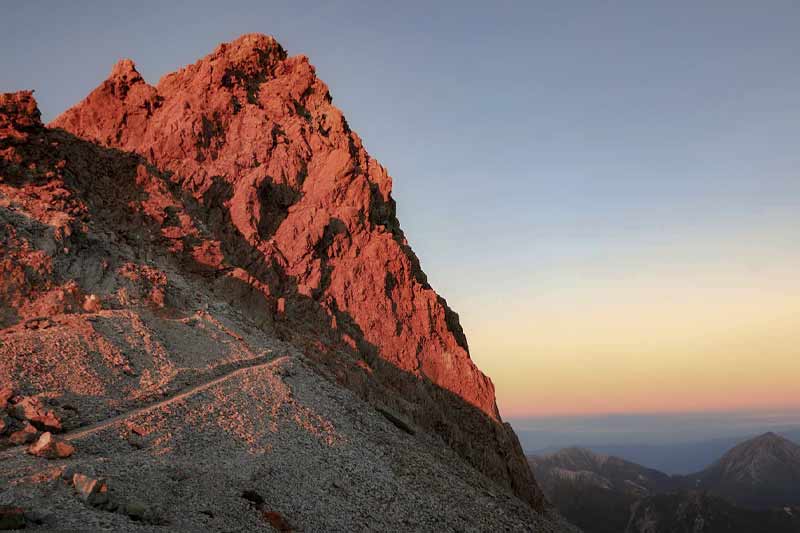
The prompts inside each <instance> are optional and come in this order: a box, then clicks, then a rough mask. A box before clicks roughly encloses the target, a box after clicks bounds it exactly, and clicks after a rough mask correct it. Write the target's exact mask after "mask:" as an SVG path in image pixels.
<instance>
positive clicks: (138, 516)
mask: <svg viewBox="0 0 800 533" xmlns="http://www.w3.org/2000/svg"><path fill="white" fill-rule="evenodd" d="M124 511H125V514H126V515H128V516H129V517H130V518H131V520H136V521H142V520H144V519H145V518H147V515H148V512H149V509H148V508H147V506H146V505H145V504H143V503H141V502H129V503H126V504H125V508H124Z"/></svg>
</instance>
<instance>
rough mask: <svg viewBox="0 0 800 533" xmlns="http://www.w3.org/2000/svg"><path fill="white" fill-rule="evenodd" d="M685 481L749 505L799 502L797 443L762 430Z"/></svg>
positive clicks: (799, 472)
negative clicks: (759, 433)
mask: <svg viewBox="0 0 800 533" xmlns="http://www.w3.org/2000/svg"><path fill="white" fill-rule="evenodd" d="M686 481H687V483H688V484H689V485H690V486H693V487H697V488H699V489H703V490H708V491H711V492H714V493H715V494H718V495H720V496H723V497H726V498H729V499H730V500H732V501H735V502H737V503H739V504H742V505H747V506H751V507H770V506H784V505H800V446H798V445H797V444H795V443H793V442H792V441H790V440H788V439H785V438H783V437H781V436H780V435H776V434H775V433H771V432H770V433H765V434H763V435H760V436H758V437H755V438H753V439H750V440H748V441H745V442H742V443H740V444H738V445H736V446H734V447H733V448H732V449H731V450H729V451H728V452H727V453H725V455H723V456H722V458H721V459H720V460H719V461H717V462H715V463H714V464H713V465H711V466H709V467H708V468H706V469H705V470H703V471H701V472H698V473H697V474H693V475H690V476H687V480H686Z"/></svg>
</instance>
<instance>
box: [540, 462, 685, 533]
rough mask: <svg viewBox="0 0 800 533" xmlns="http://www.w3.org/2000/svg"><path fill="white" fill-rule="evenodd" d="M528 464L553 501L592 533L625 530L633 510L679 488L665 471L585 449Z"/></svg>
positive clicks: (574, 520) (575, 522)
mask: <svg viewBox="0 0 800 533" xmlns="http://www.w3.org/2000/svg"><path fill="white" fill-rule="evenodd" d="M528 462H529V463H530V465H531V468H532V469H533V473H534V476H535V477H536V480H537V481H538V482H539V485H540V486H541V487H542V490H543V491H544V493H545V495H546V496H547V498H548V499H549V500H550V501H551V502H552V503H553V504H554V505H555V506H556V508H557V509H558V510H559V512H561V514H563V515H564V516H565V517H566V518H567V519H568V520H569V521H570V522H572V523H573V524H576V525H577V526H579V527H581V528H582V529H584V530H585V531H587V532H597V533H614V532H619V531H622V530H624V528H625V527H626V525H627V523H628V519H629V516H630V508H631V505H633V504H634V503H635V502H636V501H637V500H638V499H639V498H642V497H645V496H649V495H651V494H656V493H658V492H661V491H664V490H669V489H671V488H672V487H673V482H672V480H671V478H670V477H669V476H668V475H666V474H664V473H662V472H659V471H657V470H652V469H649V468H645V467H643V466H640V465H637V464H635V463H631V462H629V461H625V460H623V459H620V458H618V457H613V456H609V455H601V454H596V453H594V452H592V451H591V450H587V449H584V448H565V449H563V450H560V451H558V452H556V453H554V454H551V455H545V456H528Z"/></svg>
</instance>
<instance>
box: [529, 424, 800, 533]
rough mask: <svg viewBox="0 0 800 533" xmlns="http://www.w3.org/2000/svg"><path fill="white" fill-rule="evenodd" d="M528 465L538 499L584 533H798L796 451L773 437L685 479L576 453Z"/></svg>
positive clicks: (799, 454)
mask: <svg viewBox="0 0 800 533" xmlns="http://www.w3.org/2000/svg"><path fill="white" fill-rule="evenodd" d="M528 462H529V463H530V465H531V468H532V470H533V472H534V475H535V477H536V479H537V480H538V481H539V483H540V486H541V487H542V490H543V491H544V492H545V495H546V496H547V497H548V498H549V499H550V500H551V501H552V502H553V504H554V505H555V506H556V507H557V508H558V509H559V511H560V512H561V513H562V514H563V515H564V516H565V517H566V518H567V519H568V520H570V521H571V522H573V523H574V524H576V525H577V526H579V527H581V528H583V529H584V530H585V531H586V532H587V533H606V532H608V533H611V532H615V531H616V532H619V531H630V532H631V533H639V532H641V533H644V532H647V533H657V532H662V531H663V532H672V531H687V532H688V531H693V532H694V531H702V532H715V531H736V532H738V531H742V532H745V531H746V532H752V531H763V532H765V533H773V532H783V531H800V523H798V517H800V510H798V508H797V507H796V506H800V446H798V445H797V444H795V443H793V442H792V441H790V440H788V439H786V438H784V437H781V436H779V435H777V434H775V433H772V432H770V433H765V434H763V435H760V436H758V437H755V438H753V439H749V440H747V441H744V442H742V443H740V444H738V445H736V446H734V447H733V448H731V449H730V450H729V451H728V452H727V453H725V454H724V455H723V457H722V458H720V459H719V460H718V461H716V462H714V463H713V464H711V465H710V466H709V467H707V468H706V469H704V470H702V471H700V472H698V473H696V474H692V475H689V476H669V475H667V474H665V473H663V472H660V471H658V470H654V469H651V468H647V467H644V466H641V465H638V464H636V463H633V462H630V461H626V460H624V459H621V458H619V457H614V456H610V455H605V454H598V453H595V452H593V451H591V450H588V449H585V448H578V447H571V448H565V449H563V450H560V451H558V452H556V453H553V454H549V455H545V456H528ZM696 524H701V526H698V527H700V529H691V528H692V527H695V525H696ZM732 524H735V525H736V528H734V526H733V525H732ZM752 524H762V525H763V527H764V528H765V529H753V528H752Z"/></svg>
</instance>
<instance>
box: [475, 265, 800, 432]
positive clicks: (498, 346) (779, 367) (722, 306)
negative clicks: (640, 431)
mask: <svg viewBox="0 0 800 533" xmlns="http://www.w3.org/2000/svg"><path fill="white" fill-rule="evenodd" d="M794 264H800V262H798V263H794ZM790 267H791V264H784V266H782V267H776V268H773V269H772V270H770V271H768V272H765V271H761V272H758V273H754V272H752V271H750V270H748V269H745V270H738V271H737V270H736V268H734V267H726V266H725V265H720V266H718V267H717V268H714V269H713V270H712V269H708V268H707V269H705V271H699V272H698V271H693V272H692V273H690V274H688V273H683V272H674V271H673V272H666V273H665V272H663V271H662V272H658V271H651V272H649V273H647V274H645V275H641V276H638V277H637V278H628V279H624V278H619V277H618V278H612V277H606V278H603V277H597V278H594V279H592V281H591V282H587V283H586V284H584V285H583V286H575V287H570V288H563V286H562V288H555V289H553V288H552V287H551V288H550V289H549V290H547V289H543V288H542V286H541V284H540V286H531V287H524V288H514V289H513V294H512V293H511V292H510V293H509V294H508V295H507V298H496V299H495V300H493V301H487V300H483V301H481V300H476V301H475V302H474V303H473V304H472V305H471V306H468V308H467V309H466V310H464V311H462V319H463V321H464V323H465V329H466V331H467V334H468V337H469V342H470V349H471V352H472V356H473V358H474V359H475V361H476V363H477V364H478V366H479V367H480V368H481V370H483V371H484V372H485V373H486V374H488V375H489V376H490V377H491V378H492V380H493V381H494V384H495V388H496V394H497V400H498V405H499V407H500V411H501V413H502V415H503V416H504V417H522V416H550V415H552V416H558V415H573V414H605V413H665V412H696V411H717V410H752V409H788V408H795V409H796V408H798V407H800V298H798V296H800V276H798V275H797V273H796V271H793V270H792V268H790ZM509 302H512V303H509Z"/></svg>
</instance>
